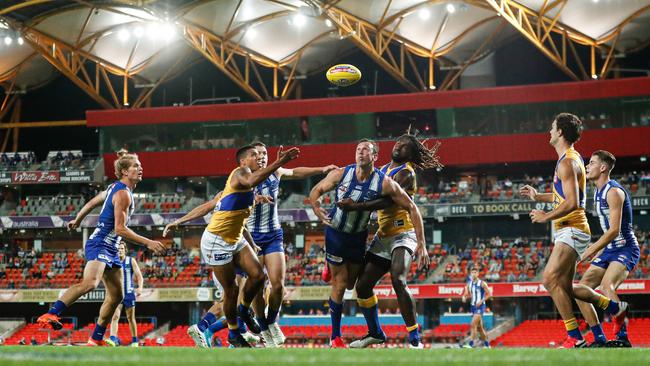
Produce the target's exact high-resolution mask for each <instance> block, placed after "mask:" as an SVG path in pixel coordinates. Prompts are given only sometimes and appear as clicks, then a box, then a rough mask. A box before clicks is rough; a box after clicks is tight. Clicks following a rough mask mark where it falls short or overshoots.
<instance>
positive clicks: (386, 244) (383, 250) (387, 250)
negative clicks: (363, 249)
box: [368, 230, 418, 261]
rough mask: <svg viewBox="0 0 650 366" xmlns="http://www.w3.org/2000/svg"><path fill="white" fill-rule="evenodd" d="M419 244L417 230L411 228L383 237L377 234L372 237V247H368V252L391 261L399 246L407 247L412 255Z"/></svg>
mask: <svg viewBox="0 0 650 366" xmlns="http://www.w3.org/2000/svg"><path fill="white" fill-rule="evenodd" d="M417 245H418V242H417V239H416V237H415V230H409V231H405V232H403V233H399V234H397V235H393V236H386V237H383V238H380V237H379V236H377V235H375V237H374V238H373V239H372V243H370V248H368V253H372V254H374V255H376V256H377V257H380V258H383V259H387V260H389V261H390V260H392V258H393V250H395V249H397V248H406V250H408V251H409V253H411V255H412V254H413V253H415V248H416V247H417Z"/></svg>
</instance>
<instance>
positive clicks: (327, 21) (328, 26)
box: [325, 19, 333, 28]
mask: <svg viewBox="0 0 650 366" xmlns="http://www.w3.org/2000/svg"><path fill="white" fill-rule="evenodd" d="M325 25H326V26H327V28H332V25H333V24H332V21H331V20H329V19H325Z"/></svg>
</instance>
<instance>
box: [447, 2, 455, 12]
mask: <svg viewBox="0 0 650 366" xmlns="http://www.w3.org/2000/svg"><path fill="white" fill-rule="evenodd" d="M447 12H448V13H449V14H453V13H455V12H456V7H455V6H454V4H447Z"/></svg>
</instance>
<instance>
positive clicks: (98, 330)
mask: <svg viewBox="0 0 650 366" xmlns="http://www.w3.org/2000/svg"><path fill="white" fill-rule="evenodd" d="M105 333H106V327H102V326H101V325H99V324H97V323H95V330H93V335H92V336H91V337H90V338H92V339H93V340H95V341H103V340H104V334H105Z"/></svg>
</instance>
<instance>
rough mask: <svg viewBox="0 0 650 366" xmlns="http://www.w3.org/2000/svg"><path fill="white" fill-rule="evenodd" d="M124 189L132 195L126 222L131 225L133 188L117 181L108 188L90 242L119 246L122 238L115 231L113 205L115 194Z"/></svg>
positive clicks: (133, 208)
mask: <svg viewBox="0 0 650 366" xmlns="http://www.w3.org/2000/svg"><path fill="white" fill-rule="evenodd" d="M123 189H124V190H126V191H127V192H128V193H129V196H130V197H131V205H130V206H129V208H128V210H127V215H126V222H125V225H126V226H128V225H129V220H130V219H131V215H132V214H133V211H134V210H135V200H134V199H133V194H132V193H131V189H129V187H128V186H127V185H126V184H124V183H122V182H120V181H117V182H115V183H113V184H111V185H110V186H108V188H107V189H106V199H105V200H104V205H103V206H102V210H101V212H100V213H99V220H98V221H97V227H96V228H95V231H93V233H92V234H91V235H90V237H88V243H92V244H102V245H107V246H110V247H115V248H117V243H119V242H120V240H122V238H121V237H120V236H118V235H117V234H116V233H115V207H114V206H113V195H115V193H117V192H118V191H121V190H123Z"/></svg>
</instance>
